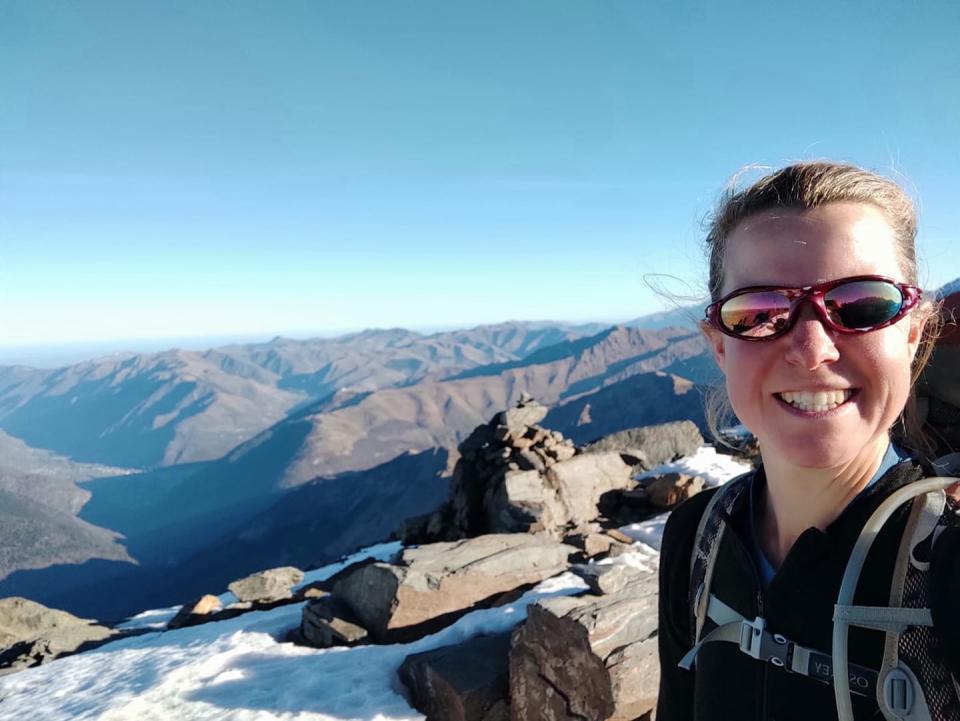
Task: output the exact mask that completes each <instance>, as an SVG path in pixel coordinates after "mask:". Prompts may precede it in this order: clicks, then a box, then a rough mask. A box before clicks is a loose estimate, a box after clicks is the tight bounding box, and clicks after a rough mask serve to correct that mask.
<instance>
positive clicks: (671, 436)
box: [583, 421, 703, 469]
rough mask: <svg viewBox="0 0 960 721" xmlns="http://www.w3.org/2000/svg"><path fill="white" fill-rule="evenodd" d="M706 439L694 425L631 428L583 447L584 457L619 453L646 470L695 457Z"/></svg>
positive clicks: (679, 422) (678, 423) (668, 424)
mask: <svg viewBox="0 0 960 721" xmlns="http://www.w3.org/2000/svg"><path fill="white" fill-rule="evenodd" d="M702 445H703V436H702V435H700V430H699V429H698V428H697V426H696V424H695V423H693V422H692V421H672V422H670V423H661V424H660V425H655V426H643V427H641V428H630V429H628V430H625V431H620V432H618V433H612V434H610V435H609V436H604V437H603V438H601V439H600V440H597V441H594V442H593V443H589V444H587V445H586V446H584V449H583V452H584V453H609V452H611V451H616V452H618V453H623V454H626V455H630V456H633V457H635V458H636V459H637V460H638V461H639V462H640V463H642V464H643V466H644V468H645V469H650V468H653V467H654V466H659V465H660V464H661V463H668V462H669V461H672V460H675V459H677V458H681V457H683V456H689V455H693V454H694V453H696V451H697V449H698V448H699V447H700V446H702Z"/></svg>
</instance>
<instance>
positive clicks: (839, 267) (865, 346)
mask: <svg viewBox="0 0 960 721" xmlns="http://www.w3.org/2000/svg"><path fill="white" fill-rule="evenodd" d="M725 263H726V267H725V269H724V284H723V289H722V291H721V295H723V294H726V293H729V292H731V291H733V290H736V289H738V288H743V287H745V286H751V285H782V286H790V287H802V286H807V285H814V284H816V283H822V282H824V281H828V280H834V279H837V278H844V277H848V276H854V275H885V276H888V277H891V278H894V279H895V280H898V281H906V279H905V278H904V276H903V271H902V270H901V268H900V263H899V257H898V253H897V248H896V243H895V240H894V235H893V230H892V229H891V227H890V225H889V224H888V223H887V222H886V220H885V218H884V217H883V214H882V213H881V212H880V211H879V210H877V209H876V208H874V207H873V206H871V205H867V204H863V203H833V204H830V205H826V206H822V207H820V208H816V209H814V210H809V211H792V210H781V211H776V212H774V211H769V212H765V213H760V214H757V215H754V216H750V217H748V218H746V219H745V220H744V221H743V222H741V223H740V225H738V226H737V227H736V228H735V229H734V231H733V232H732V233H731V234H730V236H729V237H728V238H727V249H726V256H725ZM922 325H923V323H922V318H921V314H920V313H918V312H917V311H916V310H914V311H913V312H911V313H910V314H908V315H907V316H906V317H904V318H902V319H901V320H900V321H898V322H897V323H895V324H894V325H891V326H888V327H886V328H882V329H880V330H876V331H872V332H870V333H863V334H843V333H836V332H834V331H832V330H830V329H829V328H827V327H825V326H824V325H823V324H822V323H821V322H820V320H819V316H818V315H817V313H816V311H815V310H814V309H813V307H812V306H811V305H810V303H803V305H802V306H801V308H800V309H799V310H798V317H797V320H796V324H795V325H794V326H793V328H792V329H791V330H790V331H789V332H788V333H786V334H785V335H783V336H781V337H779V338H776V339H774V340H771V341H743V340H738V339H736V338H731V337H728V336H726V335H723V334H721V333H719V332H718V331H716V330H714V329H712V328H709V329H707V331H706V332H707V334H708V337H709V340H710V342H711V345H712V347H713V350H714V354H715V356H716V358H717V362H718V363H719V365H720V368H721V369H722V370H723V372H724V375H725V376H726V383H727V392H728V394H729V396H730V401H731V403H732V405H733V409H734V411H735V412H736V414H737V416H738V417H739V418H740V420H741V421H742V422H743V423H744V425H746V426H747V427H748V428H749V429H750V430H751V431H753V433H754V434H755V435H756V436H757V438H758V440H759V441H760V447H761V450H762V451H763V455H764V457H765V458H767V459H768V460H770V459H771V454H776V455H777V457H778V458H779V460H780V461H781V462H786V463H789V464H792V465H796V466H800V467H805V468H839V467H843V466H845V465H847V464H849V463H851V462H853V461H855V460H857V459H858V458H859V459H862V458H869V457H871V456H872V455H873V454H876V453H877V452H878V448H879V450H882V447H885V446H886V443H887V437H888V431H889V429H890V426H892V425H893V423H894V422H895V421H896V419H897V417H898V416H899V414H900V412H901V411H902V410H903V407H904V405H905V404H906V401H907V396H908V394H909V391H910V364H911V362H912V360H913V356H914V354H915V353H916V350H917V345H918V342H919V340H920V336H921V332H922ZM798 391H799V392H804V391H808V392H818V391H827V392H830V391H844V392H845V395H848V396H849V398H848V399H847V400H845V401H844V402H843V403H841V404H840V405H839V406H837V407H836V408H833V409H832V410H829V411H827V412H825V413H814V412H809V411H802V410H800V409H798V408H796V407H794V406H793V405H791V404H790V403H788V402H787V401H785V400H784V398H783V395H782V394H783V393H787V394H788V397H791V396H790V393H791V392H793V393H796V392H798ZM828 397H829V396H828ZM792 398H793V399H794V400H796V397H795V396H793V397H792ZM837 398H839V396H837ZM881 446H882V447H881Z"/></svg>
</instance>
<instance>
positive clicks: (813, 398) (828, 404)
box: [780, 389, 853, 413]
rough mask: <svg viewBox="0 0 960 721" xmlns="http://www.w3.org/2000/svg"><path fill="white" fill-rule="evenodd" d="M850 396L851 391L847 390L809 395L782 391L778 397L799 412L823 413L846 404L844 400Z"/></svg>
mask: <svg viewBox="0 0 960 721" xmlns="http://www.w3.org/2000/svg"><path fill="white" fill-rule="evenodd" d="M852 394H853V391H851V390H849V389H847V390H837V391H817V392H816V393H811V392H810V391H784V392H783V393H781V394H780V397H781V398H782V399H783V400H785V401H786V402H787V403H789V404H790V405H792V406H793V407H794V408H799V409H800V410H801V411H813V412H815V413H823V412H825V411H830V410H833V409H834V408H836V407H837V406H839V405H841V404H842V403H844V402H846V400H847V399H848V398H850V396H851V395H852Z"/></svg>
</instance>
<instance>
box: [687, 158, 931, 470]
mask: <svg viewBox="0 0 960 721" xmlns="http://www.w3.org/2000/svg"><path fill="white" fill-rule="evenodd" d="M839 202H854V203H867V204H869V205H872V206H874V207H875V208H877V209H878V210H879V211H880V212H881V213H883V215H884V217H885V218H886V220H887V222H888V223H889V224H890V227H891V228H892V230H893V234H894V238H895V241H896V244H897V251H898V253H897V255H898V257H899V259H900V269H901V271H902V272H903V276H904V279H905V280H906V282H908V283H910V284H911V285H918V282H917V277H918V274H917V253H916V238H917V213H916V209H915V207H914V204H913V201H912V200H911V199H910V196H908V195H907V194H906V192H904V190H903V188H901V187H900V186H899V185H897V184H896V183H895V182H893V181H892V180H890V179H888V178H885V177H883V176H882V175H878V174H876V173H873V172H870V171H868V170H864V169H863V168H858V167H856V166H855V165H847V164H844V163H834V162H830V161H808V162H803V163H796V164H794V165H788V166H787V167H785V168H781V169H780V170H777V171H775V172H773V173H771V174H769V175H766V176H764V177H762V178H760V180H758V181H756V182H755V183H753V184H752V185H750V186H749V187H747V188H744V189H740V190H738V189H737V188H736V187H735V185H732V186H731V187H730V188H728V190H727V191H726V192H725V193H724V194H723V195H722V196H721V198H720V200H719V202H718V203H717V207H716V209H715V211H714V213H713V215H712V217H711V219H710V220H709V225H708V230H707V235H706V238H705V244H706V250H707V255H708V257H709V263H710V276H709V281H708V282H709V289H710V299H711V300H712V301H715V300H718V299H719V298H720V297H721V288H722V287H723V279H724V260H725V255H726V248H727V239H728V238H729V237H730V234H731V233H732V232H733V230H734V229H735V228H736V227H737V226H738V225H739V224H740V223H741V222H742V221H743V220H744V219H746V218H748V217H750V216H753V215H757V214H758V213H762V212H764V211H767V210H775V209H795V210H801V211H803V210H812V209H813V208H818V207H820V206H823V205H826V204H828V203H839ZM939 305H940V304H939V303H938V302H931V301H924V302H923V304H922V305H921V306H920V307H919V308H918V309H916V310H915V311H914V312H915V313H916V312H920V313H923V314H924V315H925V316H926V318H927V321H926V325H925V327H924V333H923V336H922V338H921V340H920V345H919V347H918V349H917V354H916V356H915V357H914V360H913V365H912V367H911V374H910V387H911V391H910V396H909V398H908V399H907V403H906V406H905V407H904V409H903V412H902V413H901V417H900V420H899V421H898V423H897V424H896V425H897V427H898V428H897V435H898V436H899V438H898V440H900V441H901V442H902V443H903V444H904V445H906V446H907V447H909V448H910V449H912V450H914V451H916V452H918V453H920V454H921V455H929V454H930V453H931V452H932V451H933V450H934V448H935V443H934V442H933V441H932V440H931V438H930V437H929V435H928V434H927V433H926V432H925V431H924V429H923V422H922V421H921V419H920V417H919V413H918V411H917V403H916V394H915V387H916V381H917V379H918V378H919V377H920V374H921V373H922V372H923V368H924V367H925V366H926V364H927V361H928V360H929V359H930V354H931V353H932V352H933V346H934V342H935V341H936V337H937V334H938V332H939V329H940V327H941V325H942V321H941V318H940V313H939ZM706 415H707V424H708V426H709V428H710V431H711V433H712V434H713V435H714V437H715V438H716V439H717V441H718V442H719V443H722V444H723V445H729V444H728V443H726V442H725V441H724V440H723V439H722V437H721V435H720V433H719V428H720V427H721V423H728V422H729V420H730V419H731V418H733V417H734V416H733V409H732V408H731V407H730V401H729V399H727V397H726V389H725V388H724V387H722V386H720V387H714V388H713V389H712V390H711V391H710V392H709V393H708V395H707V398H706Z"/></svg>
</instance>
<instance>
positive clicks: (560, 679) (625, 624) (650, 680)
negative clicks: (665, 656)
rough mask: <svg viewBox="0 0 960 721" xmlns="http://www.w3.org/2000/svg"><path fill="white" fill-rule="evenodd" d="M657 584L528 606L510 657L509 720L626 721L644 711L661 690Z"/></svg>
mask: <svg viewBox="0 0 960 721" xmlns="http://www.w3.org/2000/svg"><path fill="white" fill-rule="evenodd" d="M656 632H657V578H656V573H654V572H652V571H648V572H646V573H645V574H642V575H640V576H638V577H637V578H635V579H633V582H632V583H630V584H628V585H625V586H623V587H622V588H620V589H619V590H618V591H617V592H616V593H613V594H610V595H604V596H600V597H596V596H584V597H574V598H571V597H563V598H553V599H548V600H546V601H541V602H539V603H537V604H535V605H534V606H531V607H530V608H529V609H528V612H527V620H526V622H525V623H524V624H522V625H521V626H520V627H519V628H517V630H516V631H515V632H514V635H513V641H512V647H511V651H510V706H511V718H512V719H513V720H514V721H574V720H575V719H576V720H577V721H581V720H582V719H588V720H589V721H604V720H605V719H608V720H611V721H628V720H630V719H637V718H640V717H642V716H643V715H644V714H646V713H648V712H650V711H651V710H652V709H653V707H654V706H655V704H656V695H657V688H658V685H659V679H660V675H659V662H658V659H657V638H656Z"/></svg>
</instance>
